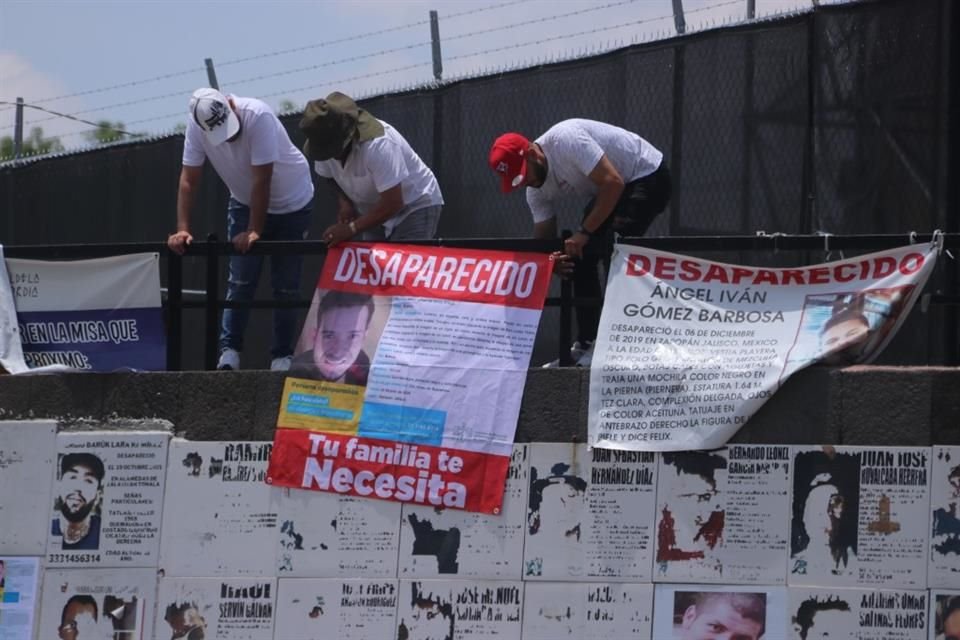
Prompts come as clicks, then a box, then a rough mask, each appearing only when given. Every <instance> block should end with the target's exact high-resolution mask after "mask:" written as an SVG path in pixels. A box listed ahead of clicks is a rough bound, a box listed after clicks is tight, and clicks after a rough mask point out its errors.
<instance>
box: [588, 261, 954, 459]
mask: <svg viewBox="0 0 960 640" xmlns="http://www.w3.org/2000/svg"><path fill="white" fill-rule="evenodd" d="M937 254H938V246H937V245H936V244H930V245H926V244H925V245H911V246H907V247H901V248H898V249H892V250H889V251H883V252H879V253H872V254H869V255H864V256H859V257H856V258H850V259H843V260H839V261H836V262H830V263H827V264H820V265H815V266H807V267H797V268H792V269H767V268H757V267H747V266H739V265H730V264H723V263H718V262H712V261H709V260H703V259H699V258H693V257H688V256H682V255H675V254H671V253H665V252H662V251H655V250H652V249H644V248H640V247H631V246H627V245H617V247H616V249H615V251H614V255H613V261H612V264H611V269H610V278H609V281H608V283H607V291H606V297H605V300H604V305H603V312H602V315H601V320H600V331H599V334H598V337H597V342H596V347H595V352H594V357H593V362H592V366H591V371H590V410H589V422H588V430H589V443H590V445H591V446H595V447H601V448H608V449H631V450H639V451H685V450H698V449H714V448H717V447H721V446H723V445H724V444H725V443H726V442H727V440H729V439H730V437H731V436H733V434H734V433H736V431H737V430H738V429H739V428H740V427H741V426H743V425H744V424H745V423H746V422H747V420H748V419H749V418H750V416H752V415H753V414H754V413H755V412H756V411H757V410H758V409H759V408H760V407H761V406H762V405H763V403H764V402H765V401H766V400H767V398H769V397H770V396H771V395H772V394H773V393H774V392H775V391H776V390H777V389H778V388H779V387H780V385H781V384H782V383H783V382H784V381H786V379H787V378H789V377H790V376H791V375H792V374H793V373H794V372H796V371H798V370H800V369H803V368H804V367H807V366H809V365H811V364H814V363H816V362H824V363H827V364H831V365H847V364H857V363H865V362H869V361H871V360H872V359H873V358H875V357H876V355H877V354H878V353H880V351H881V350H882V349H883V348H884V347H885V346H886V344H887V343H888V342H889V341H890V339H891V338H892V337H893V336H894V334H895V333H896V331H897V329H898V328H899V327H900V325H901V324H902V323H903V321H904V319H905V318H906V316H907V315H908V313H909V311H910V308H911V307H912V306H913V304H914V302H915V301H916V299H917V297H918V296H919V295H920V292H921V290H922V289H923V286H924V283H926V281H927V278H928V277H929V276H930V274H931V272H932V271H933V268H934V265H935V263H936V258H937Z"/></svg>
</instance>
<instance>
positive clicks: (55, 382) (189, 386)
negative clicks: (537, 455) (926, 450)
mask: <svg viewBox="0 0 960 640" xmlns="http://www.w3.org/2000/svg"><path fill="white" fill-rule="evenodd" d="M283 380H284V375H283V374H282V373H272V372H269V371H237V372H195V373H194V372H190V373H110V374H96V373H85V374H60V375H35V376H2V377H0V420H3V419H14V418H53V419H58V420H61V421H65V422H78V421H85V420H90V421H95V422H103V421H116V422H117V423H118V426H119V425H122V424H123V423H124V422H125V421H127V420H129V419H134V420H137V419H144V418H161V419H166V420H169V421H170V422H172V423H173V424H174V425H175V428H176V430H177V432H178V433H180V434H182V435H184V436H186V437H188V438H190V439H191V440H227V439H240V440H247V439H249V440H272V439H273V428H274V424H275V422H276V417H277V410H278V406H279V402H280V394H281V391H282V388H283ZM588 392H589V370H580V369H531V370H530V373H529V375H528V377H527V385H526V389H525V391H524V397H523V406H522V408H521V413H520V422H519V425H518V430H517V441H518V442H573V441H577V442H583V441H585V439H586V423H587V401H588ZM735 441H738V442H751V443H763V444H765V443H773V444H862V445H891V446H892V445H902V446H929V445H932V444H960V369H955V368H950V369H948V368H931V367H850V368H847V369H830V368H821V367H814V368H811V369H808V370H805V371H801V372H800V373H799V374H797V375H796V376H794V377H793V378H791V379H790V380H789V381H788V382H787V383H786V384H785V385H784V387H783V388H782V389H781V390H780V391H778V392H777V393H776V394H775V395H774V396H773V398H772V399H770V400H769V401H768V402H767V404H766V405H764V407H763V408H762V409H761V410H760V411H759V412H758V413H757V415H755V416H754V417H753V419H751V420H750V421H749V422H748V423H747V425H746V426H745V427H744V428H743V429H741V430H740V432H739V433H738V434H737V436H736V438H735Z"/></svg>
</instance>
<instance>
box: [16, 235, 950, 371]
mask: <svg viewBox="0 0 960 640" xmlns="http://www.w3.org/2000/svg"><path fill="white" fill-rule="evenodd" d="M567 233H568V232H565V234H564V235H567ZM943 238H944V248H945V249H947V250H951V249H952V250H960V233H948V234H944V236H943ZM931 240H932V236H931V234H909V235H907V234H871V235H845V236H825V235H783V234H765V233H763V232H759V233H758V234H757V235H753V236H670V237H649V238H648V237H639V238H632V237H625V238H620V240H619V241H620V242H621V243H623V244H630V245H634V246H642V247H647V248H651V249H659V250H663V251H674V252H680V253H682V252H698V253H699V252H712V251H726V252H729V251H746V252H764V253H770V252H773V253H776V252H779V251H809V252H824V253H830V252H840V251H879V250H883V249H890V248H894V247H898V246H903V245H905V244H909V243H911V242H913V243H923V242H929V241H931ZM409 244H416V245H421V246H434V247H449V248H461V249H481V250H482V249H487V250H500V251H531V252H546V253H549V252H552V251H556V250H559V249H560V248H561V247H562V239H553V240H536V239H528V238H480V239H463V238H456V239H453V238H439V239H436V240H429V241H418V242H410V243H409ZM142 252H157V253H160V254H161V255H164V257H165V258H166V260H167V262H166V267H167V268H166V280H167V286H166V294H167V295H166V297H165V300H164V303H163V306H164V310H165V313H166V323H167V370H169V371H179V370H180V369H181V363H182V359H181V358H182V353H181V351H182V345H183V317H182V316H183V311H184V310H185V309H203V310H204V311H205V314H204V316H205V319H204V366H205V368H206V369H214V368H215V367H216V362H217V357H218V354H217V338H218V332H219V317H220V313H221V311H223V310H224V309H228V308H233V309H236V308H248V309H274V308H298V309H300V308H304V309H305V308H308V307H309V306H310V303H311V299H309V298H308V299H300V300H289V301H277V300H253V301H250V302H236V301H228V300H226V299H224V298H222V297H221V295H220V288H221V284H220V279H221V275H220V260H221V258H222V257H224V256H227V257H229V256H231V255H235V250H234V248H233V245H232V244H231V243H229V242H222V241H218V239H217V237H216V236H215V235H212V234H211V235H209V236H207V239H206V241H195V242H194V243H193V244H192V245H190V246H189V247H188V248H187V251H186V253H185V254H184V256H179V255H176V254H173V253H171V252H170V251H168V249H167V245H166V243H162V242H134V243H110V244H62V245H29V246H26V245H25V246H5V247H4V254H5V255H6V256H7V257H11V258H31V259H43V260H66V259H83V258H99V257H107V256H114V255H123V254H130V253H142ZM326 252H327V247H326V245H325V244H324V243H323V242H320V241H313V240H302V241H289V242H277V241H274V242H267V241H261V242H258V243H256V244H255V245H254V246H253V248H252V249H251V251H250V252H249V255H263V256H270V255H289V254H294V253H296V254H300V255H303V256H318V255H325V254H326ZM197 257H199V258H203V259H204V260H205V265H204V274H205V275H204V288H203V291H202V296H201V298H202V299H199V300H185V299H184V295H183V294H184V289H183V260H184V259H186V258H197ZM957 276H958V274H957V268H956V267H954V268H952V269H950V268H948V269H945V270H944V277H943V278H941V280H942V281H941V282H939V283H936V285H938V286H935V287H934V291H932V292H928V293H926V294H924V296H923V298H922V300H921V310H922V311H926V310H927V309H928V308H929V307H930V305H947V306H951V307H956V306H960V292H958V286H957V285H958V282H957V280H958V277H957ZM600 305H602V300H601V299H597V298H576V297H574V295H573V288H572V284H571V281H570V280H567V279H563V280H561V284H560V295H559V296H551V297H548V298H547V300H546V306H548V307H559V309H560V327H559V330H558V332H557V355H558V358H559V360H560V365H561V366H568V365H571V364H573V363H572V360H571V356H570V352H569V347H570V344H571V343H572V339H571V338H572V324H573V311H574V309H575V308H576V307H578V306H600ZM951 314H952V315H951V318H949V319H948V320H947V322H946V323H945V330H946V331H947V333H948V335H946V336H944V341H945V344H946V345H948V348H949V349H950V352H949V353H948V354H946V359H947V361H948V362H950V363H952V364H960V342H958V324H960V323H958V321H957V318H956V317H955V316H956V312H955V310H953V309H951Z"/></svg>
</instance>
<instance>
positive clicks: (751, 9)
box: [747, 0, 757, 20]
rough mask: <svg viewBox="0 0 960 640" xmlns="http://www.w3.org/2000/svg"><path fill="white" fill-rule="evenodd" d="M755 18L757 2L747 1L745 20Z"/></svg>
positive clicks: (754, 0) (753, 0)
mask: <svg viewBox="0 0 960 640" xmlns="http://www.w3.org/2000/svg"><path fill="white" fill-rule="evenodd" d="M756 17H757V0H747V20H753V19H754V18H756Z"/></svg>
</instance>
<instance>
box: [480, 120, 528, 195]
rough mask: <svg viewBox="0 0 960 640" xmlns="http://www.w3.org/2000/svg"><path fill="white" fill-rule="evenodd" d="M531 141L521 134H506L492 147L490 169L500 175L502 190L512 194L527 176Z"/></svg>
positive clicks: (494, 142) (495, 141)
mask: <svg viewBox="0 0 960 640" xmlns="http://www.w3.org/2000/svg"><path fill="white" fill-rule="evenodd" d="M529 148H530V141H529V140H527V139H526V138H524V137H523V136H522V135H520V134H519V133H505V134H503V135H502V136H500V137H499V138H497V139H496V140H494V141H493V146H492V147H490V158H489V163H490V168H491V169H493V170H494V171H496V172H497V173H499V174H500V180H501V182H500V190H501V191H503V192H504V193H510V192H511V191H513V190H514V189H516V188H517V187H519V186H520V184H521V183H522V182H523V179H524V178H525V177H526V175H527V159H526V158H525V157H524V156H525V155H526V154H527V149H529Z"/></svg>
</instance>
